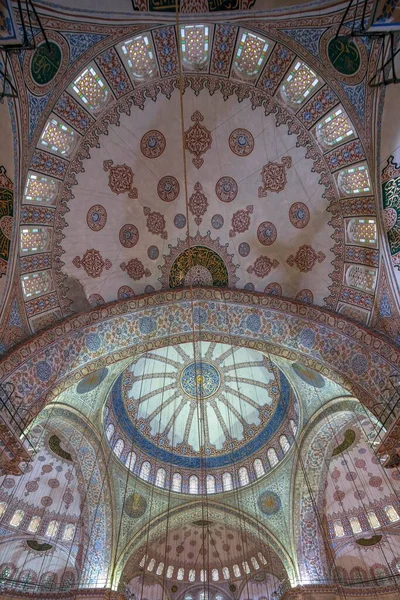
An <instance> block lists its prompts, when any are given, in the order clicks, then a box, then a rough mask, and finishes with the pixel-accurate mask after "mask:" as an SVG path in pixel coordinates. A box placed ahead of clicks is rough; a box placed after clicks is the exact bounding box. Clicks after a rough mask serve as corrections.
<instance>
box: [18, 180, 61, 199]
mask: <svg viewBox="0 0 400 600" xmlns="http://www.w3.org/2000/svg"><path fill="white" fill-rule="evenodd" d="M58 186H59V183H58V182H57V181H56V180H55V179H52V178H51V177H46V176H45V175H39V174H38V173H28V178H27V181H26V186H25V193H24V202H26V203H30V202H40V203H42V204H54V202H55V199H56V197H57V192H58Z"/></svg>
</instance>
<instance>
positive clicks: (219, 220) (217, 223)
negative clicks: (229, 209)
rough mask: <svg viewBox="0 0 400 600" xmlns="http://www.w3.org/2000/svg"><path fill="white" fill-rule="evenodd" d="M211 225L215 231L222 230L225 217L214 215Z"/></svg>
mask: <svg viewBox="0 0 400 600" xmlns="http://www.w3.org/2000/svg"><path fill="white" fill-rule="evenodd" d="M211 225H212V226H213V227H214V229H221V227H223V226H224V217H223V216H222V215H214V216H213V217H211Z"/></svg>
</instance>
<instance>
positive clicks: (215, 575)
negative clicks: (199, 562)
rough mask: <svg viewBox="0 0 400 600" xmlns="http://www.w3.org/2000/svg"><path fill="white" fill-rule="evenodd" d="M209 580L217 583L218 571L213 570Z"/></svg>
mask: <svg viewBox="0 0 400 600" xmlns="http://www.w3.org/2000/svg"><path fill="white" fill-rule="evenodd" d="M211 579H212V580H213V581H219V573H218V569H213V570H212V571H211Z"/></svg>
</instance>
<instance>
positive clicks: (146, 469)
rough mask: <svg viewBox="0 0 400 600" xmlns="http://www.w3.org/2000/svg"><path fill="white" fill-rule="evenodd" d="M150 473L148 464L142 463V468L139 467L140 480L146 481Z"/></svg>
mask: <svg viewBox="0 0 400 600" xmlns="http://www.w3.org/2000/svg"><path fill="white" fill-rule="evenodd" d="M150 471H151V466H150V463H149V462H147V461H145V462H144V463H142V466H141V467H140V477H141V478H142V479H144V480H145V481H148V480H149V477H150Z"/></svg>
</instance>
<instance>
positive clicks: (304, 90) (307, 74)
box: [282, 61, 319, 104]
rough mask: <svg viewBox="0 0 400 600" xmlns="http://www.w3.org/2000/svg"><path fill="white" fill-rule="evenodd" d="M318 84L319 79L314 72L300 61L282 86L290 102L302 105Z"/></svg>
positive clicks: (283, 92) (285, 96)
mask: <svg viewBox="0 0 400 600" xmlns="http://www.w3.org/2000/svg"><path fill="white" fill-rule="evenodd" d="M318 83H319V79H318V77H317V75H316V74H315V73H314V71H312V70H311V69H310V67H307V65H306V64H304V63H302V62H300V61H298V62H297V63H296V64H295V66H294V68H293V69H292V70H291V72H290V74H289V75H288V76H287V78H286V80H285V82H284V83H283V84H282V94H283V96H284V98H286V100H288V101H289V102H293V104H302V103H303V102H304V101H305V99H306V98H307V96H309V95H310V93H311V92H312V90H313V89H314V88H315V87H316V86H317V85H318Z"/></svg>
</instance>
